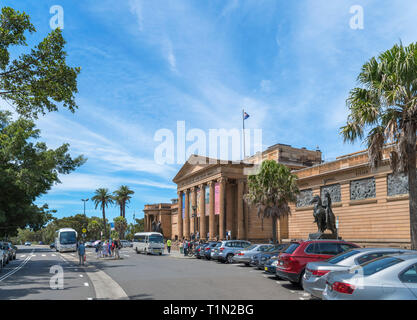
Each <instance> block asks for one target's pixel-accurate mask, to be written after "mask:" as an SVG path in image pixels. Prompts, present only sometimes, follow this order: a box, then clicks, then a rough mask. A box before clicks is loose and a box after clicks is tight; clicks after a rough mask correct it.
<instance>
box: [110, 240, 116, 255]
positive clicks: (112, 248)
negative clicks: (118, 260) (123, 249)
mask: <svg viewBox="0 0 417 320" xmlns="http://www.w3.org/2000/svg"><path fill="white" fill-rule="evenodd" d="M116 241H117V239H115V240H113V241H112V242H111V255H112V257H116Z"/></svg>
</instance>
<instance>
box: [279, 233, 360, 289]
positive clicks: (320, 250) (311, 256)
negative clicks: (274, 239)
mask: <svg viewBox="0 0 417 320" xmlns="http://www.w3.org/2000/svg"><path fill="white" fill-rule="evenodd" d="M352 248H359V246H358V245H356V244H354V243H350V242H346V241H343V240H300V241H294V242H291V244H290V245H289V246H288V247H287V248H286V249H285V250H284V251H282V252H281V253H280V255H279V257H278V264H277V266H276V275H277V276H278V277H280V278H282V279H284V280H288V281H290V282H291V283H292V284H297V285H301V286H302V282H301V280H302V278H303V276H304V272H305V267H306V265H307V263H309V262H314V261H323V260H327V259H329V258H331V257H333V256H335V255H337V254H339V253H342V252H345V251H347V250H349V249H352Z"/></svg>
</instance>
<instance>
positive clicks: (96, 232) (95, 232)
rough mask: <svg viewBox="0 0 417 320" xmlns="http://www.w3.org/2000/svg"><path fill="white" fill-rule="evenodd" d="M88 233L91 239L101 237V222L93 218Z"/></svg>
mask: <svg viewBox="0 0 417 320" xmlns="http://www.w3.org/2000/svg"><path fill="white" fill-rule="evenodd" d="M87 230H88V235H89V237H90V238H91V239H94V240H97V239H100V238H101V234H100V233H101V230H102V227H101V224H100V223H99V222H98V221H97V220H91V221H90V222H89V223H88V226H87Z"/></svg>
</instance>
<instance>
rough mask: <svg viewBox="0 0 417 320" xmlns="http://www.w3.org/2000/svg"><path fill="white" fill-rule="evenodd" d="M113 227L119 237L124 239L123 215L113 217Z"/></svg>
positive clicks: (124, 220)
mask: <svg viewBox="0 0 417 320" xmlns="http://www.w3.org/2000/svg"><path fill="white" fill-rule="evenodd" d="M113 221H114V229H115V230H116V231H117V233H118V234H119V238H120V239H124V236H125V232H126V230H127V221H126V219H125V218H123V217H116V218H114V220H113Z"/></svg>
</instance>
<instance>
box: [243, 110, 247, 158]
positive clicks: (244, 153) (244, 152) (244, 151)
mask: <svg viewBox="0 0 417 320" xmlns="http://www.w3.org/2000/svg"><path fill="white" fill-rule="evenodd" d="M242 127H243V130H242V135H243V160H245V156H246V150H245V140H246V139H245V109H242Z"/></svg>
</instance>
